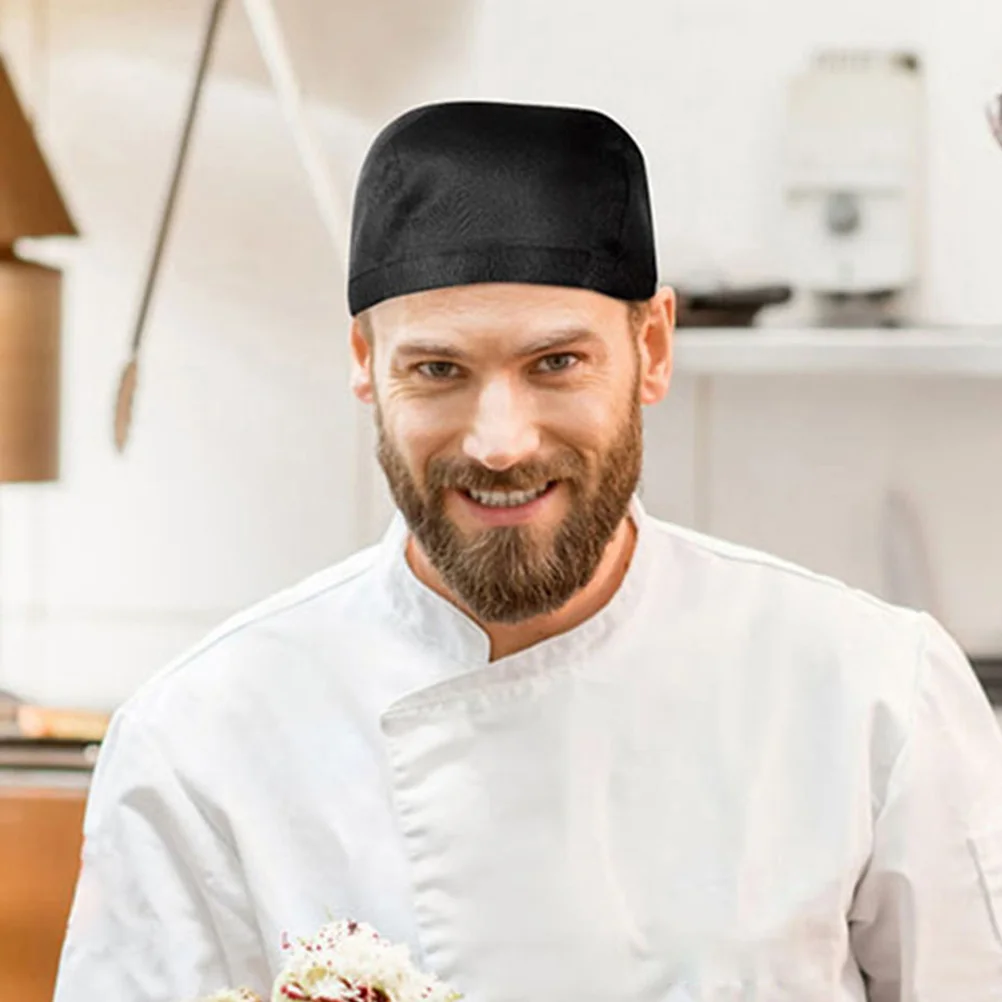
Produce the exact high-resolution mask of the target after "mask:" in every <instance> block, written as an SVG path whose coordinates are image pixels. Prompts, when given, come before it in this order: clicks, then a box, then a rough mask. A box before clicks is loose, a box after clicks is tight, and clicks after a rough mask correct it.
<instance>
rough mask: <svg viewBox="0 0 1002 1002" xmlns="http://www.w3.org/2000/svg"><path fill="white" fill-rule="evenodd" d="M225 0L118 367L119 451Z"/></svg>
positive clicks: (204, 54)
mask: <svg viewBox="0 0 1002 1002" xmlns="http://www.w3.org/2000/svg"><path fill="white" fill-rule="evenodd" d="M225 3H226V0H213V2H212V8H211V10H210V12H209V18H208V21H207V23H206V28H205V33H204V36H203V39H202V49H201V52H200V54H199V59H198V67H197V69H196V73H195V80H194V83H193V85H192V89H191V96H190V98H189V101H188V109H187V113H186V115H185V120H184V126H183V128H182V131H181V140H180V142H179V144H178V148H177V151H176V153H175V157H174V168H173V171H172V173H171V179H170V186H169V188H168V191H167V198H166V201H165V202H164V206H163V211H162V213H161V216H160V225H159V228H158V231H157V238H156V243H155V245H154V248H153V255H152V257H151V258H150V263H149V268H148V270H147V274H146V282H145V285H144V287H143V293H142V299H141V300H140V304H139V312H138V315H137V317H136V325H135V328H134V330H133V334H132V348H131V351H130V354H129V360H128V362H127V363H126V364H125V367H124V369H123V370H122V375H121V378H120V380H119V385H118V396H117V398H116V402H115V447H116V448H117V449H118V451H119V452H122V451H124V449H125V446H126V443H127V442H128V439H129V431H130V429H131V427H132V412H133V406H134V404H135V397H136V386H137V383H138V379H139V352H140V348H141V347H142V342H143V335H144V333H145V331H146V321H147V318H148V316H149V311H150V304H151V303H152V301H153V293H154V290H155V289H156V283H157V278H158V277H159V274H160V263H161V261H162V259H163V253H164V248H165V246H166V244H167V239H168V236H169V235H170V229H171V224H172V223H173V221H174V209H175V206H176V204H177V197H178V192H179V191H180V188H181V181H182V178H183V176H184V170H185V167H186V166H187V163H188V150H189V147H190V145H191V135H192V131H193V127H194V124H195V119H196V117H197V116H198V109H199V105H200V104H201V99H202V92H203V90H204V86H205V78H206V75H207V73H208V69H209V63H210V62H211V59H212V51H213V48H214V47H215V43H216V38H217V36H218V34H219V27H220V24H221V22H222V13H223V6H224V4H225Z"/></svg>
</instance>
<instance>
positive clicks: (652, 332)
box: [637, 287, 675, 404]
mask: <svg viewBox="0 0 1002 1002" xmlns="http://www.w3.org/2000/svg"><path fill="white" fill-rule="evenodd" d="M674 333H675V290H674V289H670V288H667V287H666V288H664V289H659V290H658V291H657V292H656V293H655V294H654V296H652V297H651V299H650V302H649V303H648V310H647V319H646V320H645V321H644V324H643V327H641V329H640V331H639V332H638V334H637V338H638V344H637V347H638V348H639V350H640V402H641V403H642V404H656V403H658V402H659V401H661V400H663V399H664V398H665V396H666V394H667V393H668V387H669V386H670V384H671V373H672V338H673V335H674Z"/></svg>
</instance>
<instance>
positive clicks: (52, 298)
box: [0, 59, 78, 483]
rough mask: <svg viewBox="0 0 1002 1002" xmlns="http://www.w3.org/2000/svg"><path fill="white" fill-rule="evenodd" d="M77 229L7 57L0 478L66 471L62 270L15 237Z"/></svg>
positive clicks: (2, 87) (0, 155) (1, 116)
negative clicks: (26, 256)
mask: <svg viewBox="0 0 1002 1002" xmlns="http://www.w3.org/2000/svg"><path fill="white" fill-rule="evenodd" d="M77 235H78V234H77V229H76V227H75V226H74V224H73V220H72V219H71V218H70V215H69V212H68V211H67V209H66V205H65V203H64V202H63V198H62V196H61V195H60V193H59V189H58V187H57V185H56V182H55V180H54V178H53V176H52V173H51V172H50V170H49V167H48V165H47V164H46V161H45V157H44V156H43V154H42V151H41V149H40V148H39V145H38V142H37V140H36V138H35V134H34V131H33V130H32V127H31V124H30V123H29V121H28V117H27V115H26V114H25V112H24V109H23V108H22V107H21V104H20V102H19V101H18V98H17V93H16V91H15V90H14V86H13V83H12V82H11V78H10V76H9V74H8V73H7V70H6V67H5V66H4V64H3V60H2V59H0V483H25V482H43V481H51V480H56V479H58V477H59V384H60V320H61V314H62V310H61V301H62V274H61V273H60V272H59V271H58V270H57V269H55V268H48V267H45V266H43V265H40V264H35V263H33V262H30V261H23V260H21V259H19V258H18V257H17V255H16V253H15V243H16V241H17V240H19V239H21V238H22V237H46V236H77Z"/></svg>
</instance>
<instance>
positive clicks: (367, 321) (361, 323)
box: [355, 310, 372, 348]
mask: <svg viewBox="0 0 1002 1002" xmlns="http://www.w3.org/2000/svg"><path fill="white" fill-rule="evenodd" d="M355 319H356V320H357V321H358V329H359V330H360V331H361V332H362V337H364V338H365V343H366V344H367V345H369V347H370V348H371V347H372V314H371V313H370V312H369V311H368V310H362V312H361V313H359V315H358V316H357V317H355Z"/></svg>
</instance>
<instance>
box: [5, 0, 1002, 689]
mask: <svg viewBox="0 0 1002 1002" xmlns="http://www.w3.org/2000/svg"><path fill="white" fill-rule="evenodd" d="M203 7H204V4H199V3H196V2H195V0H185V2H183V3H172V4H169V5H165V4H162V3H159V2H158V0H129V2H126V0H101V2H100V3H95V2H89V3H84V2H83V0H50V16H49V22H48V30H47V32H46V33H45V35H44V36H43V37H42V42H43V43H44V44H41V45H36V44H33V43H32V35H31V31H30V25H31V23H32V22H31V18H30V15H31V12H32V5H31V4H30V3H29V2H28V0H6V3H4V4H3V6H2V7H0V17H2V21H0V44H3V46H4V52H5V54H6V55H7V56H8V58H9V60H10V61H11V62H12V63H13V68H14V70H15V72H16V73H17V75H18V79H19V81H20V82H21V84H22V86H23V87H24V91H25V95H26V96H27V97H28V98H29V100H30V101H31V102H32V103H33V104H34V105H36V107H37V112H38V119H39V127H40V131H41V134H42V137H43V140H44V142H45V144H46V146H47V148H48V150H49V151H50V153H51V158H52V160H53V162H54V163H55V165H56V166H57V168H58V171H59V173H60V176H61V178H62V180H63V182H64V186H65V188H66V191H67V194H68V197H69V199H70V201H71V203H72V206H73V209H74V210H75V212H76V215H77V217H78V220H79V222H80V225H81V228H82V230H83V232H84V238H83V239H82V240H81V241H79V242H77V243H76V244H75V245H73V244H69V243H68V244H67V245H59V246H49V247H47V248H45V249H44V250H38V251H37V252H38V253H39V254H44V255H45V256H46V257H48V258H49V259H57V260H61V261H64V262H65V263H66V268H67V288H66V327H65V350H66V359H65V397H64V399H65V414H64V456H65V467H64V478H63V480H62V482H61V483H60V484H58V485H54V486H51V487H49V486H46V487H13V486H6V487H3V488H0V559H2V563H0V583H2V587H0V597H2V600H3V605H2V606H0V686H10V687H15V688H17V689H18V690H19V691H22V692H24V693H25V694H26V695H29V696H32V697H35V698H38V699H43V700H49V701H54V702H64V703H74V704H79V705H85V706H112V705H114V704H116V703H117V702H118V701H120V700H121V699H123V698H124V697H125V696H127V695H128V693H129V692H131V691H132V690H133V689H134V687H135V686H136V685H137V684H138V683H139V682H140V681H142V680H143V679H144V678H146V677H148V676H149V675H150V674H151V673H152V672H153V671H155V670H156V669H157V668H158V667H160V666H161V665H162V664H163V663H164V662H165V661H166V660H168V659H169V658H170V657H172V656H174V655H175V654H176V653H178V652H179V651H180V650H181V649H183V648H184V647H185V646H187V645H188V644H189V643H191V642H193V641H194V640H195V639H197V637H198V636H199V635H200V634H201V633H203V632H204V631H205V630H206V629H208V628H209V627H210V626H211V625H213V624H214V623H215V622H217V621H218V620H219V619H220V618H221V617H222V616H224V615H226V614H227V613H229V612H230V611H233V610H235V609H237V608H239V607H240V606H243V605H245V604H247V603H248V602H251V601H253V600H255V599H256V598H258V597H261V596H264V595H265V594H267V593H268V592H270V591H272V590H273V589H275V588H277V587H280V586H282V585H284V584H287V583H290V582H292V581H294V580H295V579H297V578H298V577H300V576H302V575H303V574H306V573H308V572H310V571H312V570H314V569H316V568H318V567H320V566H322V565H324V564H325V563H327V562H329V561H331V560H335V559H337V558H339V557H340V556H342V555H344V554H346V553H347V552H349V551H350V550H352V549H353V548H354V547H355V546H357V545H359V544H361V543H362V542H366V541H369V540H371V539H372V538H374V536H375V535H376V534H377V533H378V531H379V528H380V526H381V523H382V519H383V517H384V515H385V512H386V510H387V508H386V503H385V497H384V495H383V494H382V490H381V485H380V484H379V479H378V476H377V475H376V471H375V469H374V466H373V464H372V463H371V461H369V460H368V459H367V458H366V459H365V461H364V462H363V463H362V464H361V466H360V465H359V461H358V458H357V456H358V451H359V449H362V450H363V452H362V455H363V457H367V456H368V451H369V449H370V447H371V436H370V434H369V432H368V425H367V422H368V417H367V415H366V414H365V413H364V412H363V411H361V409H360V408H356V405H354V404H353V402H352V401H351V398H350V397H349V395H348V393H347V388H346V387H347V373H346V366H345V360H346V353H345V347H344V339H345V334H346V326H347V317H346V313H345V308H344V304H343V298H344V297H343V289H344V276H343V273H342V271H341V264H340V262H339V260H338V255H337V253H336V252H335V250H334V249H333V248H332V247H331V246H330V244H329V242H328V241H327V239H326V237H325V234H324V232H323V229H322V228H321V226H320V224H319V222H318V220H317V218H316V214H315V212H314V210H313V205H312V203H311V200H310V195H309V190H308V187H307V185H306V183H305V180H304V176H303V174H302V172H301V170H300V168H299V164H298V162H297V160H296V157H295V153H294V148H293V146H292V144H291V142H290V141H289V137H288V134H287V132H286V130H285V128H284V124H283V122H282V119H281V116H280V114H279V111H278V109H277V107H276V104H275V102H274V99H273V97H272V96H271V94H270V92H269V91H268V89H267V87H266V86H265V84H264V74H263V72H262V70H261V67H260V65H259V64H258V62H257V59H256V57H255V55H254V48H253V44H252V43H251V41H250V37H249V33H248V31H247V26H246V24H245V23H244V21H243V16H242V13H241V11H240V8H239V4H236V3H234V4H233V5H231V11H230V14H229V15H228V17H227V22H226V25H225V31H224V49H223V52H222V54H221V58H220V62H219V64H218V66H217V72H216V74H215V75H214V78H213V84H212V87H211V89H210V91H209V94H208V98H207V103H206V106H205V114H204V118H203V119H202V121H201V124H200V127H199V130H198V133H197V136H196V143H195V147H194V154H193V162H192V168H191V172H190V175H189V178H188V183H187V184H186V187H185V191H184V196H183V200H182V203H181V207H180V215H179V218H178V224H177V229H176V232H175V235H174V239H173V240H172V243H171V246H170V252H169V256H168V263H167V268H166V270H165V273H164V276H163V284H162V286H161V288H160V291H159V294H158V297H157V300H156V305H155V310H154V313H153V322H152V324H151V327H150V330H149V335H148V338H149V341H148V351H147V352H146V353H145V355H144V362H143V371H142V383H141V390H140V397H139V402H138V410H137V417H136V422H135V426H134V430H133V438H132V443H131V446H130V449H129V451H128V452H127V454H126V455H125V456H124V457H118V456H117V455H116V454H115V453H114V451H113V449H112V447H111V444H110V418H111V405H112V399H113V395H114V388H115V383H116V380H117V377H118V371H119V366H120V365H121V362H122V360H123V355H124V353H125V350H126V346H127V342H128V337H129V332H130V324H131V322H132V315H133V311H134V309H135V305H136V302H137V299H138V295H139V290H140V285H141V281H142V276H143V271H144V268H145V263H146V256H147V253H148V249H149V246H150V241H151V239H152V234H153V226H154V222H155V217H156V213H157V212H158V209H159V204H160V199H161V197H162V193H163V191H164V186H165V183H166V178H167V170H168V165H169V156H170V151H171V146H172V143H173V141H174V138H175V136H176V130H177V128H178V125H179V121H180V113H181V107H182V104H183V102H184V100H185V97H186V92H187V82H188V71H189V67H190V61H191V59H192V57H193V55H194V51H195V47H196V35H197V31H198V28H199V26H200V23H201V20H202V16H203V13H204V11H203ZM281 7H282V10H283V13H284V15H285V17H286V18H287V22H286V23H287V25H288V27H289V31H290V36H291V40H292V43H293V48H294V51H295V55H296V58H297V63H298V65H299V66H300V67H301V71H302V75H303V80H304V82H305V83H306V85H307V87H308V89H309V91H310V93H311V94H312V95H313V96H314V97H315V98H316V99H317V101H318V104H317V107H316V115H315V123H316V126H317V128H318V130H319V132H320V133H321V135H322V136H323V139H324V142H325V147H326V149H327V151H328V153H329V162H330V167H331V171H332V175H333V177H334V178H335V180H336V183H337V184H338V185H339V190H340V191H341V193H342V196H343V197H344V198H347V197H348V195H349V193H350V189H351V185H352V182H353V179H354V174H355V171H356V170H357V167H358V164H359V161H360V159H361V156H362V155H363V153H364V150H365V147H366V144H367V142H368V140H369V138H370V137H371V136H372V134H373V133H374V131H375V130H376V128H378V127H379V125H381V124H382V123H383V122H384V121H385V120H386V119H387V118H389V117H390V116H392V115H393V114H395V113H396V112H397V111H399V110H402V109H403V108H405V107H407V106H410V105H413V104H417V103H420V102H422V101H426V100H435V99H439V98H448V97H467V96H483V97H492V98H504V99H512V100H518V99H525V100H535V101H554V102H564V103H575V104H582V105H596V106H600V107H602V108H604V109H606V110H607V111H609V112H610V113H612V114H613V115H615V116H617V117H618V118H620V119H621V120H622V121H623V122H624V123H625V124H626V125H627V126H628V127H629V128H630V129H631V130H632V131H633V132H634V134H635V135H636V136H637V137H638V138H639V140H640V142H641V144H642V145H643V147H644V149H645V151H646V154H647V158H648V163H649V167H650V171H651V175H652V185H653V190H654V198H655V205H656V212H657V229H658V240H659V247H660V252H661V258H662V273H663V277H664V278H665V279H666V280H670V279H671V278H672V276H673V274H675V275H677V274H682V273H684V272H685V271H686V270H688V269H691V268H693V267H698V266H703V265H707V264H713V265H714V266H718V265H723V266H724V267H725V268H726V269H727V273H728V274H730V275H734V276H743V277H759V276H774V275H781V274H782V260H781V257H780V255H779V254H778V252H777V246H778V240H777V229H778V225H777V224H778V219H779V206H780V193H779V189H778V169H777V168H778V162H779V161H778V156H779V154H778V139H779V134H780V127H781V122H782V119H781V112H782V100H783V84H784V80H785V79H786V77H787V76H788V75H789V74H791V73H792V72H794V71H795V70H796V69H797V68H798V66H799V65H800V64H801V63H802V62H803V60H804V59H805V58H806V57H807V55H808V54H809V52H810V50H811V49H812V47H813V46H814V45H816V44H821V43H844V44H854V43H859V44H884V45H895V46H898V45H913V46H916V47H918V48H919V49H920V51H921V52H922V53H923V55H925V57H926V60H927V66H928V79H929V106H930V129H931V143H930V150H931V154H930V156H931V162H930V192H929V197H928V205H927V208H928V220H927V225H928V230H929V250H928V253H927V255H926V269H927V271H926V276H925V282H924V286H923V292H922V296H921V299H920V309H921V317H920V319H921V320H923V321H926V322H930V323H937V324H938V323H948V324H977V323H998V322H999V321H1000V319H1002V289H1000V283H999V282H998V278H997V274H998V272H997V268H998V264H997V263H998V261H999V260H1002V155H999V154H998V153H997V152H996V151H995V150H993V149H992V148H991V146H990V144H989V143H988V141H987V140H986V130H985V127H984V123H983V120H982V118H981V105H982V103H983V100H984V98H985V97H986V95H987V94H988V93H989V92H990V91H991V90H992V89H993V88H994V87H996V86H1002V5H1000V4H998V3H997V2H992V3H989V2H975V0H910V2H906V0H882V2H875V0H869V2H865V3H864V2H862V0H846V2H845V3H843V4H841V5H834V4H830V3H822V2H820V0H810V2H808V0H764V2H762V3H759V4H754V5H752V4H748V3H746V2H745V0H674V2H658V0H645V2H642V0H623V2H620V3H617V4H599V3H597V2H591V0H589V2H586V3H585V2H582V0H559V2H557V0H549V2H540V0H481V2H479V3H477V4H471V3H462V2H459V0H434V2H431V0H427V2H423V3H422V4H413V3H405V2H404V0H397V2H394V0H381V2H379V3H374V2H372V0H370V2H367V3H366V4H364V5H363V4H361V3H360V2H351V3H349V2H348V0H337V2H334V0H324V2H323V3H321V0H286V2H284V3H282V4H281ZM36 9H37V8H36ZM39 53H41V55H39ZM33 249H35V248H33ZM781 319H782V318H781V317H780V318H778V319H776V320H774V322H779V321H780V320H781ZM697 415H698V416H699V421H698V422H697V420H696V419H697ZM648 431H649V441H648V466H647V472H646V474H645V484H646V487H645V496H646V498H647V501H648V505H649V507H650V508H651V509H652V510H654V511H655V512H656V513H658V514H662V515H664V516H666V517H669V518H673V519H676V520H679V521H682V522H686V523H689V524H695V525H698V526H699V527H700V528H703V529H707V530H709V531H712V532H715V533H718V534H721V535H724V536H727V537H730V538H733V539H737V540H739V541H743V542H748V543H751V544H753V545H758V546H763V547H765V548H768V549H771V550H773V551H775V552H779V553H780V554H782V555H784V556H787V557H790V558H792V559H796V560H800V561H802V562H805V563H808V564H809V565H811V566H813V567H816V568H818V569H820V570H823V571H827V572H830V573H834V574H836V575H838V576H840V577H844V578H847V579H849V580H850V581H852V582H854V583H857V584H860V585H862V586H864V587H867V588H870V589H872V590H876V591H881V592H883V593H891V592H892V589H891V586H890V583H889V581H888V578H887V571H886V562H887V561H886V558H885V545H886V533H884V531H883V529H882V526H883V525H884V524H885V523H884V518H885V515H884V512H885V505H886V499H887V497H888V494H889V492H891V491H899V492H900V491H903V492H905V493H906V494H907V496H908V497H909V499H910V501H911V505H912V507H913V509H914V510H915V511H916V512H917V514H918V516H919V518H920V521H921V524H922V528H923V532H924V536H925V539H926V542H927V546H928V551H929V554H930V560H931V564H932V569H933V572H934V585H933V590H932V593H931V595H930V596H929V597H928V600H929V602H930V603H932V604H933V605H934V606H935V608H936V611H937V612H939V613H940V615H942V616H943V618H944V619H945V620H946V621H947V623H948V625H950V626H951V627H952V628H953V629H954V630H955V631H956V632H957V633H958V635H959V636H960V637H961V639H962V641H963V642H964V643H965V644H967V646H968V647H970V648H971V649H973V650H978V651H993V650H994V651H997V650H1002V574H1000V573H999V571H998V570H997V568H999V567H1002V524H1000V523H1002V515H1000V513H1002V473H1000V472H999V468H1000V466H1002V464H1000V462H999V459H1000V458H1002V383H997V382H992V381H984V382H981V381H963V382H961V381H950V380H945V379H944V380H936V379H933V380H915V381H896V380H890V379H876V378H864V379H849V378H844V377H842V378H831V379H826V378H821V377H812V378H811V379H810V380H806V379H797V378H794V377H786V378H775V379H760V378H750V377H749V378H727V379H715V380H712V381H709V382H705V381H701V382H699V383H697V382H696V381H695V380H692V379H689V378H680V379H679V380H678V381H677V383H676V386H675V389H674V392H673V395H672V398H671V399H670V400H669V401H668V402H666V403H665V404H664V405H662V406H661V407H660V408H658V409H657V410H656V411H654V412H652V413H650V414H649V421H648ZM700 443H702V445H700ZM360 470H361V472H360ZM898 597H904V596H900V595H899V596H898Z"/></svg>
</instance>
